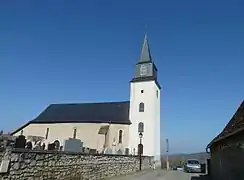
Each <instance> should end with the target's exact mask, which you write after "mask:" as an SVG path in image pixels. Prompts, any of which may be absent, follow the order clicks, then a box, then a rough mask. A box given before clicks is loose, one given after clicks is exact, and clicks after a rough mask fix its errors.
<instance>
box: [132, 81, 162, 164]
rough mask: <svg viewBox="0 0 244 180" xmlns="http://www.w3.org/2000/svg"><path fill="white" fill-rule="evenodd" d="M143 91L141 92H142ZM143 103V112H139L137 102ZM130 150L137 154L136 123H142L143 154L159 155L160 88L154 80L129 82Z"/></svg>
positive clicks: (137, 135)
mask: <svg viewBox="0 0 244 180" xmlns="http://www.w3.org/2000/svg"><path fill="white" fill-rule="evenodd" d="M142 91H143V93H142ZM140 103H144V112H139V104H140ZM130 120H131V122H132V124H131V125H130V131H129V133H130V134H129V136H130V140H129V145H130V147H129V148H130V152H132V153H131V154H133V149H134V148H135V153H136V154H137V152H138V150H137V146H138V144H139V143H140V139H139V133H138V124H139V122H143V123H144V132H143V137H142V144H143V155H146V156H156V157H155V158H156V159H158V157H159V155H160V89H159V87H158V86H157V84H156V82H155V81H154V80H151V81H141V82H131V84H130Z"/></svg>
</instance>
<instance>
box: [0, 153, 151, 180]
mask: <svg viewBox="0 0 244 180" xmlns="http://www.w3.org/2000/svg"><path fill="white" fill-rule="evenodd" d="M6 156H8V157H6ZM5 158H8V159H10V165H9V172H8V173H5V174H0V179H18V180H32V179H33V180H34V179H35V180H39V179H40V180H41V179H42V180H44V179H49V180H55V179H58V180H68V179H72V180H76V179H77V180H78V179H79V180H80V179H82V180H85V179H86V180H97V179H105V178H107V177H112V176H117V175H123V174H128V173H132V172H136V171H138V169H139V158H138V157H136V156H124V155H89V154H78V153H70V152H53V151H34V150H31V151H29V150H26V149H24V150H23V149H22V150H12V151H10V152H9V153H7V155H6V154H5V157H4V159H5ZM143 159H144V160H143V167H142V168H143V169H145V168H148V167H149V159H150V157H143Z"/></svg>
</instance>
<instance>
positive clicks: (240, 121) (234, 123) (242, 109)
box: [207, 101, 244, 147]
mask: <svg viewBox="0 0 244 180" xmlns="http://www.w3.org/2000/svg"><path fill="white" fill-rule="evenodd" d="M243 131H244V101H242V103H241V105H240V106H239V108H238V109H237V111H236V113H235V114H234V116H233V117H232V118H231V119H230V121H229V123H228V124H227V125H226V126H225V128H224V129H223V131H222V132H221V133H220V134H219V135H218V136H216V137H215V138H214V139H213V140H212V141H211V142H210V143H209V144H208V146H207V147H211V146H212V145H213V144H215V143H217V142H219V141H221V140H223V139H226V138H228V137H230V136H233V135H235V134H237V133H239V132H243Z"/></svg>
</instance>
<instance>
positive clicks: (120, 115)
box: [12, 101, 131, 134]
mask: <svg viewBox="0 0 244 180" xmlns="http://www.w3.org/2000/svg"><path fill="white" fill-rule="evenodd" d="M129 111H130V102H129V101H122V102H102V103H77V104H51V105H49V106H48V107H47V108H46V109H45V110H44V111H43V112H41V113H40V114H39V115H38V116H37V117H36V118H35V119H33V120H31V121H29V122H28V123H27V124H25V125H24V126H22V127H20V128H19V129H17V130H16V131H14V132H12V134H14V133H16V132H18V131H19V130H20V129H22V128H24V127H25V126H27V125H29V124H34V123H35V124H39V123H40V124H44V123H111V124H131V122H130V120H129Z"/></svg>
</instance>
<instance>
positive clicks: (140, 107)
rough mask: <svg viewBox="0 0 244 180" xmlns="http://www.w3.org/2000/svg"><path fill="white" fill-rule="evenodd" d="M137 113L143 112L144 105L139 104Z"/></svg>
mask: <svg viewBox="0 0 244 180" xmlns="http://www.w3.org/2000/svg"><path fill="white" fill-rule="evenodd" d="M139 112H144V103H142V102H141V103H140V104H139Z"/></svg>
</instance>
